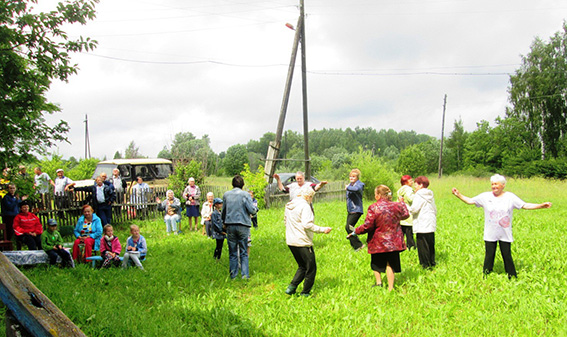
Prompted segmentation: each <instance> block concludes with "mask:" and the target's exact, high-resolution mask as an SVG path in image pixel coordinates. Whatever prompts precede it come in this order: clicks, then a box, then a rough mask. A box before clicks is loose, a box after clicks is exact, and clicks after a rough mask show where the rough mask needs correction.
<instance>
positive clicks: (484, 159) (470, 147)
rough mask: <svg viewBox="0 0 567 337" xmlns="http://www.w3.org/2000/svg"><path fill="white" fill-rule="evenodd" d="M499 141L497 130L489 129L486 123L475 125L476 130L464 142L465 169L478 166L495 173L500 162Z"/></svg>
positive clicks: (481, 122)
mask: <svg viewBox="0 0 567 337" xmlns="http://www.w3.org/2000/svg"><path fill="white" fill-rule="evenodd" d="M500 140H501V137H498V130H494V129H493V128H491V127H490V125H489V124H488V122H487V121H485V120H483V121H480V122H479V123H477V129H476V130H475V131H473V132H471V133H470V134H469V136H468V137H467V139H466V141H465V153H464V162H465V169H470V168H475V167H478V166H479V165H480V166H483V167H486V168H487V169H488V170H490V171H493V172H495V171H497V170H498V169H499V168H500V167H501V160H502V153H501V147H500V146H499V144H500Z"/></svg>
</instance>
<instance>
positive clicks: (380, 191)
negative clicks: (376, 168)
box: [374, 185, 392, 200]
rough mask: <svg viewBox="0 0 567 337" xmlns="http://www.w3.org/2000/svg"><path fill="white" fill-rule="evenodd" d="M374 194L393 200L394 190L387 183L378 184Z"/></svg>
mask: <svg viewBox="0 0 567 337" xmlns="http://www.w3.org/2000/svg"><path fill="white" fill-rule="evenodd" d="M374 194H376V195H380V196H382V197H383V198H384V199H387V200H392V190H390V188H389V187H388V186H386V185H379V186H376V188H375V189H374Z"/></svg>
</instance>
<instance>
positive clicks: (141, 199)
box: [130, 176, 150, 219]
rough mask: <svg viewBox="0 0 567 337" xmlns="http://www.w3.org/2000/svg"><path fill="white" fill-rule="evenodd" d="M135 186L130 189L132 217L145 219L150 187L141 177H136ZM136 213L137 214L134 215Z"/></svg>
mask: <svg viewBox="0 0 567 337" xmlns="http://www.w3.org/2000/svg"><path fill="white" fill-rule="evenodd" d="M136 181H137V184H136V185H134V187H132V195H131V196H130V203H131V204H134V208H132V211H133V213H134V214H133V215H134V216H133V217H136V216H138V217H140V218H142V219H143V218H145V216H146V215H147V212H148V205H147V203H148V194H149V193H150V186H149V185H148V184H146V183H145V182H144V179H142V177H140V176H138V177H136ZM136 213H137V214H136Z"/></svg>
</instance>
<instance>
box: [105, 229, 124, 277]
mask: <svg viewBox="0 0 567 337" xmlns="http://www.w3.org/2000/svg"><path fill="white" fill-rule="evenodd" d="M121 251H122V245H121V244H120V240H118V237H117V236H114V229H113V228H112V225H105V226H104V236H103V237H102V239H100V256H102V258H103V261H102V268H108V267H110V266H111V265H115V266H116V267H118V266H119V265H120V252H121Z"/></svg>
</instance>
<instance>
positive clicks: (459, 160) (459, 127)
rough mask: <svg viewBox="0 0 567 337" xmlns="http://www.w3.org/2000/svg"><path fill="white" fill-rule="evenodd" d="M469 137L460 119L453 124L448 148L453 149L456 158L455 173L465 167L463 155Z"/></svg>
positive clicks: (454, 160)
mask: <svg viewBox="0 0 567 337" xmlns="http://www.w3.org/2000/svg"><path fill="white" fill-rule="evenodd" d="M467 137H468V132H465V128H464V127H463V121H462V120H461V119H460V118H459V120H458V121H457V120H455V123H454V124H453V131H452V132H451V135H450V136H449V138H448V139H447V142H446V144H447V148H449V149H451V150H452V153H453V154H454V156H455V158H454V159H453V162H454V170H455V171H459V170H461V169H463V167H464V163H463V153H464V151H465V143H466V141H467Z"/></svg>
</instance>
